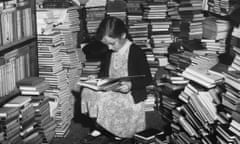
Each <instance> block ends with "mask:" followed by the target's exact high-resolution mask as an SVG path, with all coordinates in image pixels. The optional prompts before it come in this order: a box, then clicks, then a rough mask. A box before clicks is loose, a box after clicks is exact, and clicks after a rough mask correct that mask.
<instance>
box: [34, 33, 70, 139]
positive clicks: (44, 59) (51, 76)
mask: <svg viewBox="0 0 240 144" xmlns="http://www.w3.org/2000/svg"><path fill="white" fill-rule="evenodd" d="M46 37H47V38H48V41H44V40H43V39H44V38H46ZM54 39H55V41H54ZM49 41H50V42H49ZM62 46H63V41H62V39H61V33H59V32H55V33H52V34H49V35H38V52H39V53H38V60H39V77H43V78H44V79H45V81H46V82H47V83H49V85H50V87H49V89H48V90H46V91H45V94H46V96H47V97H50V98H52V99H54V100H53V101H51V103H50V107H51V112H50V113H51V116H52V117H54V118H55V119H56V123H57V128H56V129H55V132H56V135H55V136H56V137H64V136H66V135H67V134H68V132H69V126H70V123H71V118H72V117H73V108H72V101H71V100H70V96H71V93H70V89H69V85H68V83H66V81H67V79H68V78H67V71H66V69H63V65H62V61H61V55H60V49H61V47H62Z"/></svg>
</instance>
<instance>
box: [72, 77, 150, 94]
mask: <svg viewBox="0 0 240 144" xmlns="http://www.w3.org/2000/svg"><path fill="white" fill-rule="evenodd" d="M143 77H145V75H133V76H124V77H118V78H93V79H89V80H86V81H81V80H80V81H78V82H77V84H78V85H79V86H83V87H87V88H90V89H93V90H96V91H108V90H114V89H116V88H117V87H119V86H120V84H121V82H122V81H130V80H132V79H136V78H143Z"/></svg>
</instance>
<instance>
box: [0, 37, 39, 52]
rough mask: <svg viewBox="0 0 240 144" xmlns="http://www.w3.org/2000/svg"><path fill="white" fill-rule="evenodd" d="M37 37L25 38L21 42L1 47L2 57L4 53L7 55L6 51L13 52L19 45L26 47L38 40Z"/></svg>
mask: <svg viewBox="0 0 240 144" xmlns="http://www.w3.org/2000/svg"><path fill="white" fill-rule="evenodd" d="M36 38H37V37H36V36H30V37H25V38H23V39H21V40H19V41H16V42H11V43H9V44H6V45H4V46H0V55H2V53H5V52H6V51H11V50H13V49H14V47H16V46H17V47H19V45H24V44H26V43H28V42H30V41H32V40H34V39H36Z"/></svg>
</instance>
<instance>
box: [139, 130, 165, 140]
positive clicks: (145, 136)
mask: <svg viewBox="0 0 240 144" xmlns="http://www.w3.org/2000/svg"><path fill="white" fill-rule="evenodd" d="M162 134H164V132H163V131H160V130H158V129H154V128H149V129H146V130H144V131H141V132H138V133H136V134H135V135H134V136H135V137H136V138H138V139H142V140H145V141H146V140H152V139H154V138H155V136H156V135H162Z"/></svg>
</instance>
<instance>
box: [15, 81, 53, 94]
mask: <svg viewBox="0 0 240 144" xmlns="http://www.w3.org/2000/svg"><path fill="white" fill-rule="evenodd" d="M16 84H17V86H18V88H19V90H20V91H21V94H22V95H28V96H38V95H41V94H42V93H43V92H44V91H45V90H47V89H48V88H49V84H48V83H47V82H46V81H45V80H44V78H40V77H27V78H24V79H22V80H20V81H18V82H17V83H16Z"/></svg>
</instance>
